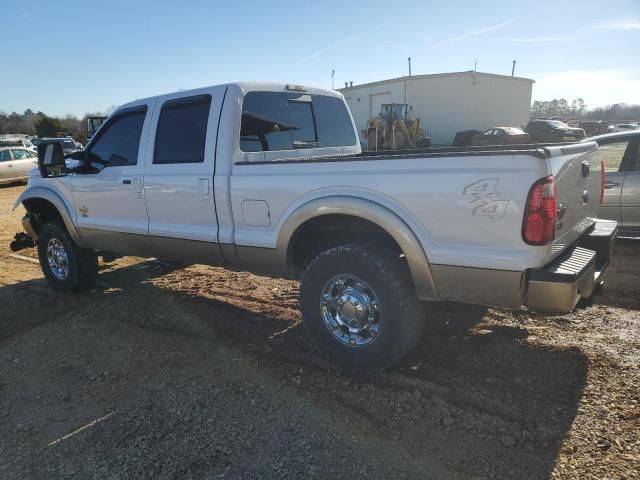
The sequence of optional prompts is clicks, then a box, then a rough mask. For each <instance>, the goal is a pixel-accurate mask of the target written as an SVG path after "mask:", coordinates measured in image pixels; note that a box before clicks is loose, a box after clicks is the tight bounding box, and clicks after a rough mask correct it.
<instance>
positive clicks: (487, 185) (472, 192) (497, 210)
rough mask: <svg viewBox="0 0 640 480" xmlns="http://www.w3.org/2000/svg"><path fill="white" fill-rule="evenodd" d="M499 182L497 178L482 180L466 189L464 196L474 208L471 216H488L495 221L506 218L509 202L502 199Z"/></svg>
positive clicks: (463, 192)
mask: <svg viewBox="0 0 640 480" xmlns="http://www.w3.org/2000/svg"><path fill="white" fill-rule="evenodd" d="M499 181H500V180H499V179H497V178H482V179H480V180H477V181H475V182H473V183H471V184H469V185H467V186H466V187H464V190H463V191H462V195H464V196H465V197H466V198H467V199H468V200H469V203H470V204H471V205H472V206H473V210H472V211H471V215H474V216H487V217H489V218H493V219H497V218H502V217H503V216H504V212H505V211H506V209H507V205H509V200H501V199H500V192H498V182H499Z"/></svg>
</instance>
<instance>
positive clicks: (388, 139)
mask: <svg viewBox="0 0 640 480" xmlns="http://www.w3.org/2000/svg"><path fill="white" fill-rule="evenodd" d="M364 137H365V138H366V140H367V150H368V151H370V152H377V151H379V150H407V149H412V148H428V147H430V146H431V140H430V139H429V137H427V136H426V135H425V132H424V130H423V129H422V128H420V119H419V118H416V119H411V118H409V106H408V105H407V104H406V103H384V104H382V108H381V109H380V113H379V114H378V116H376V117H373V118H371V119H369V121H368V122H367V129H366V130H365V131H364Z"/></svg>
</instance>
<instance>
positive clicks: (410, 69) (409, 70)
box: [409, 57, 411, 76]
mask: <svg viewBox="0 0 640 480" xmlns="http://www.w3.org/2000/svg"><path fill="white" fill-rule="evenodd" d="M409 76H411V57H409Z"/></svg>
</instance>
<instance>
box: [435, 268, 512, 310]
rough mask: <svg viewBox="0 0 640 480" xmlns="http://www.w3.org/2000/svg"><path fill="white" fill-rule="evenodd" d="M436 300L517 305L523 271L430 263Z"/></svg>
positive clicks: (507, 305) (507, 306) (498, 305)
mask: <svg viewBox="0 0 640 480" xmlns="http://www.w3.org/2000/svg"><path fill="white" fill-rule="evenodd" d="M431 272H432V274H433V278H434V281H435V284H436V290H437V292H438V299H439V300H446V301H453V302H462V303H473V304H477V305H490V306H494V307H505V308H520V307H521V306H522V305H523V303H524V273H523V272H513V271H509V270H490V269H485V268H471V267H457V266H452V265H431Z"/></svg>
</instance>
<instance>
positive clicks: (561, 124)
mask: <svg viewBox="0 0 640 480" xmlns="http://www.w3.org/2000/svg"><path fill="white" fill-rule="evenodd" d="M547 124H548V125H549V126H550V127H551V128H569V125H567V124H566V123H564V122H561V121H560V120H550V121H548V122H547Z"/></svg>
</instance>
